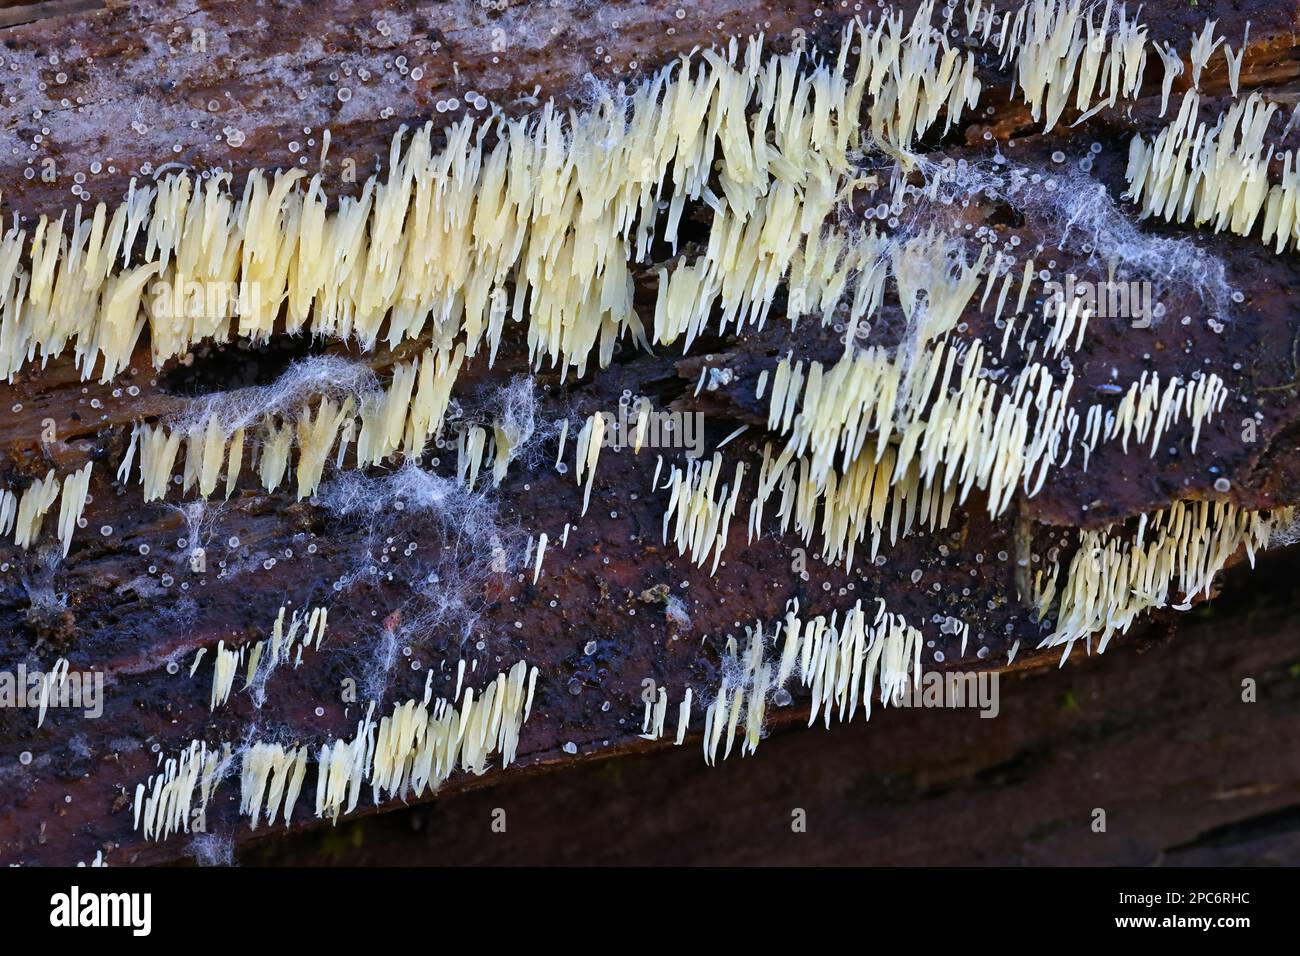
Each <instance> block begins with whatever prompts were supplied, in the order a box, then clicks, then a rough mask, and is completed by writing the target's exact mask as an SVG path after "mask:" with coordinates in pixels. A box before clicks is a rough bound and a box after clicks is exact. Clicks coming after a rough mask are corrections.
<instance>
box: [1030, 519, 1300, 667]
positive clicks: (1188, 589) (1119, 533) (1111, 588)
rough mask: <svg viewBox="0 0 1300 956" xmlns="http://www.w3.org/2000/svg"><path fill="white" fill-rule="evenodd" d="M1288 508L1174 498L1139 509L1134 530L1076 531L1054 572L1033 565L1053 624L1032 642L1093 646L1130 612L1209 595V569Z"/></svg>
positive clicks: (1118, 629)
mask: <svg viewBox="0 0 1300 956" xmlns="http://www.w3.org/2000/svg"><path fill="white" fill-rule="evenodd" d="M1294 513H1295V509H1293V508H1284V509H1279V510H1278V511H1276V512H1264V511H1246V510H1243V509H1241V508H1238V507H1236V506H1235V505H1233V504H1230V503H1228V502H1222V501H1218V502H1210V501H1198V502H1185V501H1177V502H1175V503H1174V504H1173V505H1172V506H1170V507H1169V508H1167V509H1164V510H1162V511H1158V512H1156V513H1155V514H1153V515H1147V514H1144V515H1142V516H1140V518H1139V520H1138V523H1137V528H1136V530H1135V531H1134V532H1133V533H1132V534H1131V535H1129V534H1125V533H1124V531H1125V529H1124V528H1123V527H1121V526H1115V525H1112V526H1108V527H1106V528H1102V529H1100V530H1097V531H1082V532H1080V534H1079V542H1078V548H1077V551H1076V552H1075V554H1074V556H1073V558H1072V559H1071V560H1070V564H1069V566H1068V568H1066V569H1065V571H1064V576H1063V578H1062V576H1061V574H1060V572H1059V568H1053V569H1051V570H1050V571H1048V572H1043V571H1040V572H1039V573H1038V575H1037V576H1036V579H1035V593H1034V595H1033V596H1032V602H1033V603H1034V605H1035V606H1036V607H1038V608H1039V609H1040V613H1042V614H1044V615H1045V614H1047V613H1049V612H1050V611H1052V610H1054V611H1055V617H1056V626H1055V628H1054V629H1053V630H1052V632H1051V633H1050V634H1049V635H1048V636H1047V637H1045V638H1044V639H1043V642H1042V644H1041V645H1040V646H1042V647H1057V646H1061V645H1064V647H1065V650H1064V653H1063V656H1062V661H1064V660H1065V658H1066V657H1068V656H1069V653H1070V650H1071V648H1072V647H1073V646H1074V643H1075V642H1076V641H1079V640H1085V639H1086V640H1088V641H1089V646H1091V640H1092V638H1093V637H1094V636H1095V637H1097V640H1098V643H1097V650H1098V652H1101V651H1104V650H1105V649H1106V645H1107V643H1108V642H1109V641H1110V639H1111V637H1113V636H1114V635H1116V634H1123V633H1125V632H1127V631H1128V629H1129V627H1130V626H1131V625H1132V624H1133V622H1134V621H1135V620H1136V619H1137V617H1138V615H1139V614H1141V613H1142V612H1144V611H1147V610H1149V609H1151V608H1159V607H1165V606H1168V605H1170V604H1171V603H1173V601H1174V599H1175V598H1181V600H1182V603H1181V604H1175V605H1174V606H1175V607H1178V608H1179V609H1184V610H1185V609H1186V608H1187V607H1188V606H1190V602H1191V601H1192V600H1193V599H1194V598H1195V597H1196V596H1197V595H1198V594H1201V595H1204V596H1207V597H1208V596H1209V593H1210V586H1211V585H1212V584H1213V582H1214V577H1215V575H1216V574H1218V572H1219V571H1220V570H1222V569H1223V567H1224V565H1225V564H1226V563H1227V562H1228V560H1229V558H1231V557H1232V556H1233V555H1234V554H1236V553H1237V551H1238V550H1240V549H1243V548H1244V549H1245V551H1246V554H1247V556H1248V557H1249V558H1250V560H1251V562H1252V563H1254V558H1255V552H1256V551H1258V550H1259V549H1261V548H1264V547H1266V546H1267V545H1268V543H1269V539H1270V537H1272V535H1273V532H1274V530H1275V529H1276V528H1280V527H1284V526H1286V525H1288V524H1289V523H1290V522H1291V521H1292V520H1293V519H1294Z"/></svg>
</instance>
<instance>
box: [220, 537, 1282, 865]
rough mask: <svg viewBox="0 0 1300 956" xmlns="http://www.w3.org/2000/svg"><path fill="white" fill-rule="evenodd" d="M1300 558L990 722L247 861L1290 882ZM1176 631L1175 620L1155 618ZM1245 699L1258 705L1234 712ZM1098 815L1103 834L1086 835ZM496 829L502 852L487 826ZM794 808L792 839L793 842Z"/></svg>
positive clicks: (782, 752)
mask: <svg viewBox="0 0 1300 956" xmlns="http://www.w3.org/2000/svg"><path fill="white" fill-rule="evenodd" d="M1297 570H1300V551H1297V550H1296V549H1294V548H1293V549H1291V550H1290V551H1289V552H1287V553H1284V554H1282V555H1279V556H1278V557H1275V558H1272V559H1269V560H1268V561H1266V562H1265V563H1264V564H1263V565H1262V566H1261V568H1260V570H1259V571H1257V572H1255V573H1254V574H1250V573H1242V572H1240V571H1234V572H1232V573H1231V575H1230V579H1229V580H1228V581H1227V582H1225V585H1224V593H1223V595H1222V597H1220V598H1218V599H1216V600H1215V601H1214V602H1213V603H1212V604H1209V605H1206V606H1204V607H1203V608H1201V609H1199V610H1198V611H1197V612H1194V613H1193V614H1192V615H1189V616H1188V618H1187V619H1186V621H1185V623H1181V624H1179V626H1178V627H1177V629H1176V633H1175V630H1174V628H1173V627H1172V626H1171V627H1170V628H1169V629H1168V630H1167V631H1163V629H1162V633H1160V634H1159V636H1157V637H1155V639H1154V641H1153V642H1152V643H1149V644H1137V643H1135V642H1125V643H1124V645H1123V646H1120V647H1116V648H1115V649H1114V650H1113V651H1107V652H1106V654H1105V655H1104V656H1101V657H1092V658H1089V659H1088V660H1086V661H1083V662H1080V663H1079V664H1077V665H1074V666H1070V667H1066V668H1061V669H1057V668H1049V669H1047V670H1033V671H1022V672H1019V673H1016V674H1008V675H1003V676H1002V677H1001V678H1000V681H999V700H1000V711H999V713H998V716H997V718H996V719H991V720H983V719H981V718H980V717H978V716H977V715H976V713H975V712H972V711H964V712H963V711H953V710H902V711H887V712H883V713H881V714H880V715H878V716H873V717H872V719H871V721H870V723H860V722H858V723H849V724H838V725H835V726H834V727H832V728H831V729H830V730H829V731H826V730H822V729H820V728H819V729H817V730H808V729H806V728H805V727H803V726H802V724H803V723H804V721H797V720H796V721H790V722H787V723H784V724H783V725H782V726H781V727H780V728H779V730H778V731H777V732H775V733H774V734H773V736H772V738H771V739H770V740H766V741H764V743H763V747H762V748H761V749H760V751H759V753H758V754H757V755H756V757H755V758H754V759H748V760H745V761H742V762H739V763H733V762H730V761H729V762H727V763H726V764H724V765H723V766H719V767H706V766H704V763H703V761H701V760H700V759H699V753H698V751H697V750H696V748H694V747H691V748H687V749H686V750H684V751H683V750H673V751H670V752H667V753H652V754H638V755H635V756H630V757H624V758H621V759H618V760H603V761H592V762H590V763H588V764H586V765H584V766H582V767H581V768H575V769H571V770H569V771H566V774H565V777H564V779H563V781H562V785H560V786H557V785H556V784H557V783H560V782H561V781H557V780H556V779H555V778H554V777H551V776H548V775H545V774H536V773H520V774H517V775H515V774H511V775H508V776H506V777H504V778H502V779H501V780H500V781H497V782H495V783H494V784H493V785H492V786H483V787H475V788H473V789H468V790H464V791H462V792H458V793H456V794H454V795H448V796H446V797H444V798H443V799H439V800H434V801H431V802H429V803H427V804H425V805H421V806H418V807H412V808H410V809H403V810H399V811H397V812H395V813H389V814H384V815H382V816H378V817H367V818H366V819H364V820H357V821H351V822H349V823H342V822H341V823H340V824H339V826H338V828H337V830H332V829H326V830H317V831H314V832H312V833H304V834H302V835H301V836H296V837H291V838H288V839H275V838H272V837H267V836H263V837H262V838H261V839H259V840H257V841H255V842H253V843H251V844H249V845H248V846H247V847H246V848H245V849H244V850H243V852H242V853H241V854H239V859H240V862H242V863H247V864H253V865H286V864H315V865H322V864H328V865H348V866H357V865H402V866H418V865H438V866H459V865H511V866H534V865H542V866H556V865H568V866H582V865H628V864H635V865H675V866H683V865H685V866H691V865H711V866H719V865H722V866H725V865H799V864H810V863H816V864H824V865H878V866H880V865H894V866H897V865H907V866H917V865H928V866H989V865H992V866H1020V865H1033V866H1058V865H1087V866H1099V865H1122V866H1233V865H1260V864H1268V865H1283V866H1294V865H1295V864H1296V863H1297V862H1298V861H1300V776H1298V775H1297V773H1296V767H1297V766H1300V745H1298V744H1297V742H1296V738H1295V733H1294V728H1295V726H1296V721H1297V720H1300V670H1298V669H1297V652H1298V650H1300V594H1298V593H1297V592H1296V589H1295V588H1294V587H1292V586H1291V582H1292V581H1293V580H1294V578H1295V574H1296V572H1297ZM1169 623H1170V624H1172V623H1173V619H1172V618H1171V619H1170V621H1169ZM1247 677H1249V678H1252V679H1254V680H1255V681H1256V686H1257V690H1258V699H1257V701H1256V702H1255V703H1245V702H1243V700H1242V696H1241V695H1242V685H1241V682H1242V680H1243V679H1245V678H1247ZM1098 807H1100V808H1102V809H1105V810H1106V831H1105V832H1104V833H1097V832H1094V830H1093V829H1092V822H1093V811H1094V810H1095V809H1096V808H1098ZM498 808H499V809H502V810H504V811H505V812H506V821H507V828H506V831H505V833H504V834H502V833H497V832H493V831H492V830H491V825H492V822H493V819H494V817H493V812H494V811H496V810H498ZM795 808H800V809H803V810H804V811H805V813H806V817H807V828H806V830H805V831H804V832H795V831H794V830H793V829H792V828H791V822H792V816H791V814H792V812H793V810H794V809H795Z"/></svg>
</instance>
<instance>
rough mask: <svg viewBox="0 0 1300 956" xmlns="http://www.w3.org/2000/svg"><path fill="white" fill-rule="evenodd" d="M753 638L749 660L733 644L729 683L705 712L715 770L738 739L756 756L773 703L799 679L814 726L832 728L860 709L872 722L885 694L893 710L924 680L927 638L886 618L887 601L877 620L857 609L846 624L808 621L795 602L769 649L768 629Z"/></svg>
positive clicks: (752, 631) (755, 631) (708, 756)
mask: <svg viewBox="0 0 1300 956" xmlns="http://www.w3.org/2000/svg"><path fill="white" fill-rule="evenodd" d="M746 631H747V633H748V635H749V640H748V642H747V644H746V649H745V652H744V654H743V655H738V654H737V653H736V645H735V641H734V640H729V641H728V648H727V651H726V653H725V655H724V657H723V666H722V673H723V678H722V682H721V685H720V686H719V688H718V691H717V693H716V695H715V696H714V698H713V701H712V702H711V703H710V704H709V705H708V707H707V708H706V710H705V715H704V737H703V746H704V759H705V762H706V763H707V764H710V765H712V764H714V763H716V762H717V760H718V748H719V746H721V747H722V758H723V759H726V757H727V756H728V755H729V754H730V753H731V750H732V745H733V744H734V743H735V739H736V734H737V731H740V732H741V734H742V737H741V753H742V754H752V753H753V752H754V751H755V750H756V749H757V747H758V743H759V740H761V739H762V732H763V719H764V714H765V710H766V705H767V701H768V699H769V697H770V696H771V695H773V694H775V693H776V692H778V691H781V690H783V689H784V687H785V685H786V684H787V683H788V682H789V680H790V679H791V678H792V677H795V676H798V678H799V680H800V683H801V684H802V685H803V686H804V687H805V688H808V689H809V693H810V694H811V698H812V708H811V713H810V716H809V719H808V723H809V726H811V725H812V724H813V723H815V722H816V721H817V718H818V716H821V718H822V721H823V723H824V724H825V726H826V727H828V728H829V727H830V725H831V721H832V720H833V719H838V720H841V721H845V720H852V719H853V717H854V715H855V714H856V713H857V709H858V706H859V705H861V706H862V708H863V717H864V718H865V719H870V717H871V703H872V698H873V697H875V696H876V695H877V694H878V695H879V700H880V703H881V704H884V705H888V704H889V703H890V702H893V701H897V700H898V699H899V698H900V697H901V695H902V694H903V692H904V691H905V690H906V688H907V687H908V686H909V685H915V684H916V683H917V682H919V680H920V678H921V646H922V643H923V637H922V634H921V632H920V631H919V630H917V629H916V628H914V627H911V626H909V625H908V623H907V621H906V620H905V619H904V618H903V617H901V616H900V615H897V614H889V613H887V612H886V610H885V603H884V601H878V602H877V607H876V609H875V612H874V613H871V612H870V611H867V610H864V609H863V606H862V602H861V601H858V602H857V603H856V604H855V605H854V606H853V607H852V608H850V609H849V610H848V612H847V613H846V614H845V615H844V618H843V621H841V620H840V619H839V615H838V614H832V615H831V617H830V618H829V619H828V618H826V617H824V616H822V615H818V616H817V617H814V618H812V619H809V620H803V619H801V618H800V617H799V606H798V603H797V602H792V603H791V605H790V607H789V608H788V609H787V612H786V615H785V618H784V619H783V620H782V621H780V622H779V623H777V624H776V626H775V627H774V628H773V630H772V635H771V642H770V645H769V643H768V641H767V638H766V637H765V635H764V632H763V625H762V624H761V623H760V624H757V625H755V626H754V627H753V628H746ZM769 646H770V648H771V650H772V652H773V656H771V657H769V655H768V647H769ZM742 718H743V723H742Z"/></svg>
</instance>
